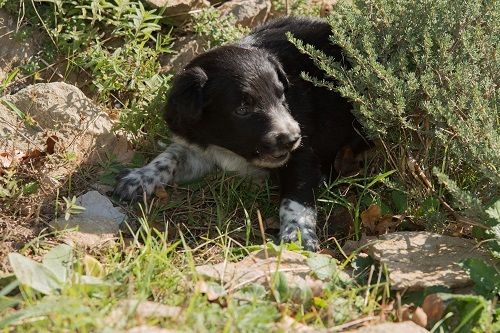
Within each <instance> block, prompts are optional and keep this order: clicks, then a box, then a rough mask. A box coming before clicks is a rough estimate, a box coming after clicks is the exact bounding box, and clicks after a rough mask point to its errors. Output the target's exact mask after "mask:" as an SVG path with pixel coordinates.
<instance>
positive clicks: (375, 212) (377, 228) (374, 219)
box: [361, 204, 404, 236]
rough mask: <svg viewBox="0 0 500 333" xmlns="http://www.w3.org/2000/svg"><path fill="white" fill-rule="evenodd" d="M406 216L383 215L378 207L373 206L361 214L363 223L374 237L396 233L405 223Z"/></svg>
mask: <svg viewBox="0 0 500 333" xmlns="http://www.w3.org/2000/svg"><path fill="white" fill-rule="evenodd" d="M403 218H404V215H390V214H386V215H382V213H381V209H380V207H379V206H378V205H376V204H373V205H371V206H370V207H368V208H367V209H366V210H365V211H363V212H362V213H361V223H362V224H363V226H364V227H365V228H366V229H367V230H368V231H369V233H370V234H372V235H376V236H378V235H383V234H386V233H387V232H389V231H394V230H395V229H396V227H397V226H398V225H399V224H400V223H401V222H402V221H403Z"/></svg>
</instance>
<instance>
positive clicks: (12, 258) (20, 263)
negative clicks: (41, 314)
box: [9, 253, 61, 295]
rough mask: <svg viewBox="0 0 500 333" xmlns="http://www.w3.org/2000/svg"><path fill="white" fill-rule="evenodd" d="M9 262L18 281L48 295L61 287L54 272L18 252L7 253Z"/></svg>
mask: <svg viewBox="0 0 500 333" xmlns="http://www.w3.org/2000/svg"><path fill="white" fill-rule="evenodd" d="M9 262H10V265H11V266H12V270H13V271H14V274H15V275H16V277H17V279H18V280H19V282H21V283H22V284H24V285H26V286H28V287H30V288H32V289H35V290H37V291H39V292H41V293H43V294H46V295H50V294H53V293H55V291H56V290H58V289H59V288H60V287H61V285H60V283H59V281H58V279H57V277H56V276H55V275H54V273H52V271H50V270H49V269H48V268H47V267H45V266H44V265H42V264H40V263H38V262H36V261H33V260H31V259H29V258H26V257H25V256H23V255H20V254H19V253H9Z"/></svg>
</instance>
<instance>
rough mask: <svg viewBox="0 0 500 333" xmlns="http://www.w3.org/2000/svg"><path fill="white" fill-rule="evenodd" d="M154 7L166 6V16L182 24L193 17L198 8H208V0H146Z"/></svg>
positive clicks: (176, 23)
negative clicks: (192, 14)
mask: <svg viewBox="0 0 500 333" xmlns="http://www.w3.org/2000/svg"><path fill="white" fill-rule="evenodd" d="M145 2H146V3H147V4H148V5H150V6H151V7H153V8H165V7H166V8H165V12H164V14H163V15H164V16H165V17H167V18H168V19H169V20H170V21H171V22H172V23H173V24H175V25H180V24H182V23H183V22H185V21H186V20H187V19H189V18H190V17H191V13H193V12H195V11H196V10H197V9H201V8H207V7H209V6H210V2H208V1H207V0H145Z"/></svg>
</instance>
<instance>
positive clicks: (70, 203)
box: [63, 196, 85, 221]
mask: <svg viewBox="0 0 500 333" xmlns="http://www.w3.org/2000/svg"><path fill="white" fill-rule="evenodd" d="M63 200H64V207H63V209H64V219H65V220H66V221H67V220H69V219H70V217H71V215H76V214H80V213H81V212H83V211H84V210H85V207H82V206H78V205H77V204H76V197H75V196H73V197H72V198H71V199H69V198H66V197H63Z"/></svg>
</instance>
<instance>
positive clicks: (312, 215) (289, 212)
mask: <svg viewBox="0 0 500 333" xmlns="http://www.w3.org/2000/svg"><path fill="white" fill-rule="evenodd" d="M299 232H300V238H301V239H302V246H303V247H304V249H306V250H308V251H313V252H316V251H318V250H319V240H318V236H317V235H316V210H315V209H314V208H312V207H307V206H304V205H302V204H301V203H299V202H297V201H293V200H290V199H283V200H282V201H281V206H280V239H281V240H282V241H283V242H285V243H291V242H296V241H298V240H299Z"/></svg>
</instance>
